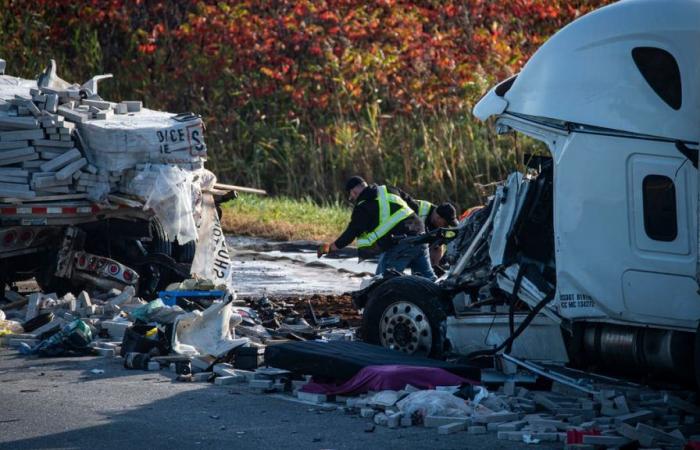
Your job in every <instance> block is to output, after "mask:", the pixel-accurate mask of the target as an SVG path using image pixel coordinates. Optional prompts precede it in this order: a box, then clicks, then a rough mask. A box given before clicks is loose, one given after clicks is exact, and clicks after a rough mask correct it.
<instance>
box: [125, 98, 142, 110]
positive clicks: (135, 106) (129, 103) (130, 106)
mask: <svg viewBox="0 0 700 450" xmlns="http://www.w3.org/2000/svg"><path fill="white" fill-rule="evenodd" d="M122 104H124V105H126V110H127V111H128V112H139V111H141V108H142V107H143V102H141V101H136V100H124V101H123V102H122Z"/></svg>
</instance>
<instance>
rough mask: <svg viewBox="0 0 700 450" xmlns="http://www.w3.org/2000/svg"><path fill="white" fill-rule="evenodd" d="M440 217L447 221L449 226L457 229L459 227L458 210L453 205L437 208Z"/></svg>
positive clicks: (447, 204) (444, 204) (442, 205)
mask: <svg viewBox="0 0 700 450" xmlns="http://www.w3.org/2000/svg"><path fill="white" fill-rule="evenodd" d="M435 211H436V212H437V214H438V216H440V217H442V218H443V219H445V220H446V221H447V224H448V225H449V226H451V227H456V226H458V225H459V222H458V221H457V210H456V209H455V207H454V205H453V204H452V203H443V204H441V205H439V206H438V207H437V208H435Z"/></svg>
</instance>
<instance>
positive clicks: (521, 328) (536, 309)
mask: <svg viewBox="0 0 700 450" xmlns="http://www.w3.org/2000/svg"><path fill="white" fill-rule="evenodd" d="M554 293H555V291H554V290H551V291H550V292H549V293H548V294H547V295H546V296H545V298H543V299H542V300H540V302H539V303H538V304H537V305H535V307H534V308H532V311H530V313H529V314H528V315H527V317H525V320H523V322H522V323H521V324H520V325H519V326H518V329H517V330H515V333H514V334H512V335H510V336H509V337H508V339H506V340H505V341H503V342H501V345H499V346H498V347H496V348H493V349H490V350H479V351H476V352H471V353H469V354H468V355H467V359H474V358H480V357H482V356H492V355H495V354H496V353H498V352H500V351H501V350H503V349H504V348H506V347H507V346H509V345H511V344H512V343H513V341H514V340H515V339H516V338H517V337H518V336H520V335H521V334H522V332H523V331H525V328H527V327H528V326H529V325H530V322H532V321H533V319H534V318H535V316H536V315H537V314H539V312H540V311H541V310H542V308H544V307H545V306H546V305H547V303H549V302H550V301H552V299H553V298H554Z"/></svg>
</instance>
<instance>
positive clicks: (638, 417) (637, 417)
mask: <svg viewBox="0 0 700 450" xmlns="http://www.w3.org/2000/svg"><path fill="white" fill-rule="evenodd" d="M652 418H654V413H653V412H651V411H649V410H646V409H643V410H641V411H636V412H633V413H629V414H623V415H620V416H617V417H615V423H617V424H620V423H637V422H641V421H643V420H649V419H652Z"/></svg>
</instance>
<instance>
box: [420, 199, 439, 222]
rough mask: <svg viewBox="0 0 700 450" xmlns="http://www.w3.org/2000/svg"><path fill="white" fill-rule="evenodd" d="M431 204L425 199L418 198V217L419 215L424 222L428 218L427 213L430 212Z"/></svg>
mask: <svg viewBox="0 0 700 450" xmlns="http://www.w3.org/2000/svg"><path fill="white" fill-rule="evenodd" d="M433 206H435V205H433V204H432V203H430V202H429V201H427V200H418V217H420V220H422V221H423V223H425V219H427V218H428V214H430V208H432V207H433Z"/></svg>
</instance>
